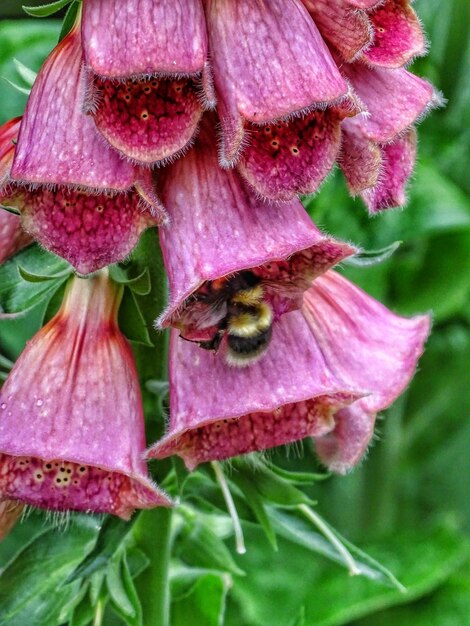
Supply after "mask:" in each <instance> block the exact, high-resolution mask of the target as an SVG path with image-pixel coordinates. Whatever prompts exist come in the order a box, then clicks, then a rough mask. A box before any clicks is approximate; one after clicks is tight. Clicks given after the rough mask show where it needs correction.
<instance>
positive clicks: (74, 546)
mask: <svg viewBox="0 0 470 626" xmlns="http://www.w3.org/2000/svg"><path fill="white" fill-rule="evenodd" d="M96 535H97V529H96V524H95V521H94V520H92V519H90V518H86V517H85V516H81V517H79V518H76V521H75V522H74V523H72V524H71V525H70V527H69V529H68V531H67V532H58V531H57V530H48V531H46V532H44V533H43V534H41V535H39V536H38V537H37V538H36V539H35V540H34V541H33V542H32V543H30V544H29V545H28V546H26V547H25V548H24V549H23V550H22V551H21V552H20V553H19V554H18V555H17V556H16V558H15V559H14V560H13V561H12V562H10V563H9V564H8V565H7V567H6V568H5V569H4V570H3V572H2V574H1V576H0V607H1V608H0V625H1V626H25V624H28V626H51V625H52V624H55V623H56V622H57V619H58V616H59V614H60V611H61V608H62V607H63V606H64V605H66V604H67V603H68V602H70V601H72V600H73V598H74V596H76V594H77V591H78V586H77V585H67V584H65V581H66V579H67V576H68V575H69V574H70V573H71V572H72V571H73V570H74V569H75V567H76V566H77V564H78V563H79V562H80V561H81V560H82V559H83V556H84V555H86V554H87V553H88V552H90V550H91V549H92V548H93V545H94V543H95V540H96Z"/></svg>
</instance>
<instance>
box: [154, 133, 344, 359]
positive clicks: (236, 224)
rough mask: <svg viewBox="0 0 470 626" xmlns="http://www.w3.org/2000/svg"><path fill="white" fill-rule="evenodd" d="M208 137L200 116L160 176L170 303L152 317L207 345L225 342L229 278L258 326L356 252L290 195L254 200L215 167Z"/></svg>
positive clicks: (232, 174)
mask: <svg viewBox="0 0 470 626" xmlns="http://www.w3.org/2000/svg"><path fill="white" fill-rule="evenodd" d="M211 133H212V134H211ZM215 143H216V142H215V138H214V131H213V129H212V127H211V126H210V125H209V123H207V124H205V125H204V127H203V129H202V130H201V133H200V136H199V137H198V139H197V141H196V144H195V146H194V147H193V148H192V149H191V150H190V152H189V153H188V154H187V155H186V156H185V157H183V158H182V159H180V160H178V161H176V162H175V163H173V164H172V165H170V166H168V167H167V168H165V170H164V171H163V173H162V175H161V177H160V179H159V189H160V195H161V197H162V200H163V202H164V204H165V207H166V209H167V211H168V213H169V217H170V222H169V224H168V225H167V226H164V227H162V228H161V229H160V241H161V246H162V250H163V255H164V260H165V267H166V270H167V274H168V278H169V283H170V303H169V306H168V308H167V310H166V311H165V312H164V313H163V315H162V316H161V318H160V320H159V323H160V324H161V325H163V326H167V325H173V326H175V327H177V328H179V329H180V331H181V334H182V336H183V337H185V338H186V339H190V340H192V341H206V342H207V341H209V342H210V341H211V340H215V343H214V344H213V347H214V348H216V347H225V345H223V346H218V345H216V344H217V341H218V337H219V338H220V339H222V337H221V331H222V330H223V328H222V326H223V323H225V321H226V318H227V306H228V308H230V303H227V302H226V300H227V299H225V300H224V297H223V296H224V293H226V292H227V289H229V290H230V289H231V287H230V286H229V285H228V283H231V284H232V285H233V286H234V287H235V283H237V281H238V283H239V288H242V287H243V286H244V289H245V291H246V289H248V291H250V292H251V296H248V297H252V298H254V301H253V302H252V303H251V304H255V305H257V306H259V307H261V308H262V312H264V319H265V322H263V323H262V325H263V324H264V325H265V326H270V324H271V322H275V321H276V320H277V319H278V318H279V317H280V316H281V315H283V314H284V313H285V312H287V311H289V310H293V309H296V308H299V307H300V306H301V302H302V294H303V292H304V291H305V290H306V289H308V287H309V286H310V285H311V283H312V281H313V280H314V279H315V278H316V277H317V276H318V275H319V274H321V273H323V272H325V271H326V270H327V269H329V268H330V267H332V266H333V265H335V264H336V263H338V262H339V261H341V260H343V259H344V258H345V257H347V256H349V255H351V254H353V253H354V252H355V249H354V248H353V247H352V246H350V245H348V244H345V243H341V242H338V241H335V240H334V239H332V238H330V237H327V236H326V235H324V234H322V233H320V231H319V230H318V229H317V228H316V226H315V225H314V224H313V222H312V221H311V219H310V217H309V216H308V214H307V213H306V211H305V209H304V208H303V207H302V205H301V203H300V202H299V201H298V200H297V199H294V200H291V201H290V202H289V203H285V204H279V203H269V202H266V201H263V200H260V199H259V198H258V197H257V196H256V194H255V193H254V192H253V190H252V189H251V188H250V187H249V186H248V185H247V184H246V183H245V182H244V181H243V180H242V179H241V177H240V176H239V174H238V173H237V172H236V171H234V170H222V169H220V168H219V167H218V164H217V152H216V146H215ZM240 281H241V282H240ZM247 281H248V283H249V284H246V282H247ZM251 288H253V290H254V291H252V290H251ZM237 297H238V299H239V298H240V295H238V296H237ZM261 301H262V302H261ZM241 304H242V308H243V305H247V304H249V303H248V302H247V301H246V300H245V301H244V303H241ZM239 308H240V307H239ZM240 313H243V310H242V311H240ZM245 313H247V315H249V314H250V313H249V311H246V310H245ZM242 319H243V315H242V316H241V317H240V320H242ZM242 332H243V331H242ZM226 339H227V338H225V339H224V341H223V342H222V341H221V343H223V344H225V341H226Z"/></svg>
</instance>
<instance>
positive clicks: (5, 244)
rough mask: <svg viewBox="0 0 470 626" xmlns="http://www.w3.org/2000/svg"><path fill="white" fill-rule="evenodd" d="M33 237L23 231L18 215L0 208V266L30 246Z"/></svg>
mask: <svg viewBox="0 0 470 626" xmlns="http://www.w3.org/2000/svg"><path fill="white" fill-rule="evenodd" d="M31 241H32V239H31V237H30V236H29V235H28V234H27V233H26V232H25V231H24V230H23V228H22V226H21V221H20V218H19V216H18V215H13V213H9V212H8V211H2V209H1V208H0V264H1V263H4V262H5V261H6V260H7V259H8V258H9V257H11V256H13V255H14V254H16V253H17V252H19V250H21V249H22V248H24V247H25V246H27V245H28V244H30V243H31Z"/></svg>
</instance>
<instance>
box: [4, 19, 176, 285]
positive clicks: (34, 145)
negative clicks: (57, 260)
mask: <svg viewBox="0 0 470 626" xmlns="http://www.w3.org/2000/svg"><path fill="white" fill-rule="evenodd" d="M84 92H85V72H84V69H83V64H82V56H81V47H80V30H79V29H78V27H75V28H74V29H72V31H71V32H70V34H69V35H68V36H67V37H65V38H64V39H63V40H62V41H61V42H60V43H59V44H58V46H57V47H56V48H55V49H54V50H53V51H52V53H51V54H50V55H49V57H48V58H47V59H46V61H45V63H44V65H43V67H42V69H41V71H40V72H39V74H38V76H37V78H36V81H35V83H34V85H33V88H32V91H31V94H30V96H29V99H28V103H27V106H26V111H25V114H24V117H23V120H22V121H21V125H20V128H19V134H18V141H17V144H16V147H15V149H14V158H13V164H11V158H12V156H13V154H12V151H11V150H10V152H9V158H10V165H9V167H8V171H7V173H6V176H7V178H8V185H7V186H6V187H5V188H4V190H3V192H2V190H1V189H0V201H1V202H2V203H3V204H5V205H7V206H13V207H16V208H17V209H19V210H20V212H21V214H22V221H23V227H24V228H25V230H26V231H28V232H29V233H30V234H31V235H32V236H33V237H34V238H36V239H37V240H38V241H39V242H40V243H41V244H42V245H43V246H44V247H46V248H48V249H50V250H51V251H52V252H55V253H56V254H58V255H59V256H62V257H64V258H65V259H67V261H69V262H70V263H71V264H72V265H74V266H75V268H76V269H77V270H78V271H79V272H80V273H82V274H86V273H88V272H93V271H95V270H97V269H99V268H101V267H103V266H105V265H108V264H110V263H115V262H117V261H120V260H121V259H123V258H124V257H126V256H127V255H128V254H129V253H130V252H131V250H132V248H133V247H134V245H135V244H136V242H137V240H138V238H139V236H140V234H141V233H142V231H143V230H144V229H146V228H147V227H149V226H152V225H155V224H156V223H160V222H161V221H162V220H163V219H164V217H165V216H164V212H163V209H162V207H161V204H160V202H159V201H158V199H157V198H156V196H155V194H154V192H153V185H152V178H151V173H150V172H149V171H148V170H146V169H142V168H137V167H135V166H133V165H131V164H130V163H128V162H126V161H124V160H122V159H121V158H120V157H119V156H118V154H117V153H116V152H115V151H114V150H113V149H112V148H110V147H109V146H107V145H106V144H105V142H104V141H103V140H102V138H100V136H99V135H98V133H97V132H96V129H95V127H94V124H93V121H92V120H91V119H90V117H89V116H87V115H85V114H84V113H83V112H82V110H81V106H82V105H81V103H82V100H83V95H84ZM16 130H17V131H18V129H17V128H16ZM8 145H9V146H10V148H11V138H9V144H8ZM0 149H1V148H0Z"/></svg>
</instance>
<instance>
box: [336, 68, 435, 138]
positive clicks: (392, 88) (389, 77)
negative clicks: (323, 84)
mask: <svg viewBox="0 0 470 626" xmlns="http://www.w3.org/2000/svg"><path fill="white" fill-rule="evenodd" d="M343 71H344V72H345V73H346V75H347V76H348V77H349V78H350V80H351V82H352V84H353V86H354V89H355V91H356V92H357V94H358V96H359V98H360V99H361V101H362V102H364V104H365V105H366V107H367V110H368V115H357V116H356V117H355V118H354V119H351V120H349V121H348V124H349V125H352V124H357V125H358V127H359V128H360V129H361V130H362V132H363V133H364V135H365V136H366V137H367V138H368V139H370V140H371V141H375V142H378V143H388V142H390V141H392V140H393V139H395V137H396V136H397V135H398V134H399V133H401V132H403V131H404V130H407V129H408V128H409V127H410V126H411V124H414V123H415V122H416V121H417V119H418V118H420V117H422V116H423V115H424V114H426V113H427V111H428V110H429V108H431V107H432V106H436V105H437V104H439V96H438V94H436V92H435V91H434V88H433V86H432V85H431V84H430V83H428V82H427V81H425V80H423V79H422V78H419V77H418V76H414V74H411V73H410V72H407V71H406V70H404V69H391V70H389V69H382V68H374V69H371V68H368V67H366V66H365V65H364V64H362V63H353V64H350V65H348V64H344V65H343Z"/></svg>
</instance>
